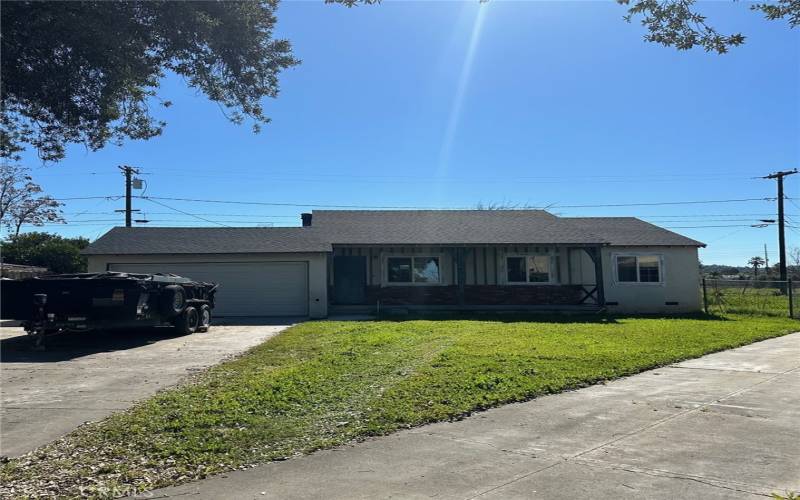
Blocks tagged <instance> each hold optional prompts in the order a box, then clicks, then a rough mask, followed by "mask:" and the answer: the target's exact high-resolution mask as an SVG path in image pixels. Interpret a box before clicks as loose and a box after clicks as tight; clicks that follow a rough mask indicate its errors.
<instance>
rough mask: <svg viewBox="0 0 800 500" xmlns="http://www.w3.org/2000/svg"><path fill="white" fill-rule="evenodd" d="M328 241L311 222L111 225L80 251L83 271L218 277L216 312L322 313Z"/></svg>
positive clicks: (200, 278) (320, 315) (319, 315)
mask: <svg viewBox="0 0 800 500" xmlns="http://www.w3.org/2000/svg"><path fill="white" fill-rule="evenodd" d="M330 248H331V245H330V243H325V242H321V241H319V239H318V238H317V236H316V233H315V231H314V230H313V229H312V228H305V227H304V228H155V227H154V228H144V227H142V228H139V227H137V228H114V229H112V230H111V231H109V232H108V233H106V234H105V235H104V236H103V237H102V238H100V239H98V240H97V241H96V242H94V243H93V244H92V245H91V246H90V247H89V248H87V249H86V250H85V251H84V254H86V255H87V257H88V261H89V266H88V267H89V271H90V272H104V271H120V272H131V273H173V274H177V275H180V276H185V277H187V278H191V279H194V280H197V281H207V282H214V283H219V285H220V288H219V291H218V292H217V295H216V307H215V309H214V315H216V316H228V317H230V316H234V317H236V316H239V317H243V316H300V317H302V316H309V317H312V318H324V317H325V316H327V314H328V309H327V308H328V288H327V280H326V276H327V266H328V259H327V257H328V253H329V251H330Z"/></svg>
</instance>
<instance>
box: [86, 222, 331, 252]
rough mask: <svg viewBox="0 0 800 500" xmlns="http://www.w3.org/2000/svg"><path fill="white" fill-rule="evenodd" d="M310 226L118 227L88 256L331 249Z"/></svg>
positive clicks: (96, 243)
mask: <svg viewBox="0 0 800 500" xmlns="http://www.w3.org/2000/svg"><path fill="white" fill-rule="evenodd" d="M330 250H331V244H330V242H326V241H324V240H322V239H320V238H319V231H317V230H316V229H315V228H310V227H274V228H273V227H115V228H114V229H112V230H111V231H109V232H107V233H106V234H104V235H103V236H101V237H100V238H99V239H98V240H97V241H95V242H94V243H92V244H91V245H89V246H88V247H87V248H86V249H85V250H84V251H83V252H82V253H84V254H86V255H107V254H171V253H189V254H210V253H281V252H287V253H293V252H328V251H330Z"/></svg>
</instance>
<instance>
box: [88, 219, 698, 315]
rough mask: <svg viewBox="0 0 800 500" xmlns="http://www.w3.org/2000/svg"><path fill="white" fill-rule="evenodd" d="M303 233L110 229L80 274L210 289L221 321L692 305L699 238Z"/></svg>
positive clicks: (631, 232) (439, 223) (657, 309)
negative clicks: (155, 278) (385, 311)
mask: <svg viewBox="0 0 800 500" xmlns="http://www.w3.org/2000/svg"><path fill="white" fill-rule="evenodd" d="M301 217H302V227H293V228H261V227H256V228H254V227H248V228H242V227H235V228H228V227H214V228H209V227H203V228H169V227H153V228H149V227H134V228H125V227H117V228H114V229H112V230H110V231H109V232H108V233H106V234H105V235H103V236H102V237H101V238H99V239H98V240H97V241H95V242H94V243H92V244H91V245H90V246H89V247H88V248H86V249H85V250H84V252H83V253H84V254H85V255H87V256H88V261H89V271H91V272H100V271H127V272H170V273H175V274H180V275H183V276H187V277H190V278H193V279H196V280H201V281H214V282H218V283H220V290H219V292H218V296H217V299H218V300H217V309H216V314H217V315H220V316H310V317H312V318H323V317H326V316H327V315H328V314H329V313H338V312H367V311H374V310H376V309H380V308H403V309H409V310H415V309H456V310H463V309H468V310H478V309H514V310H535V309H547V310H554V309H564V310H580V309H589V310H592V309H600V308H608V309H609V310H610V311H620V312H623V311H624V312H636V313H663V312H690V311H698V310H700V294H699V286H698V282H699V261H698V257H697V249H698V247H702V246H704V244H703V243H700V242H698V241H695V240H693V239H690V238H687V237H685V236H682V235H680V234H677V233H674V232H672V231H668V230H666V229H663V228H660V227H658V226H655V225H653V224H649V223H647V222H644V221H642V220H639V219H636V218H633V217H557V216H555V215H552V214H550V213H548V212H546V211H543V210H391V211H390V210H322V211H314V212H313V213H309V214H302V216H301Z"/></svg>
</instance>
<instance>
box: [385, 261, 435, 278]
mask: <svg viewBox="0 0 800 500" xmlns="http://www.w3.org/2000/svg"><path fill="white" fill-rule="evenodd" d="M386 268H387V272H388V275H387V281H388V282H389V283H440V282H441V273H440V271H439V269H440V268H439V257H389V258H388V259H386Z"/></svg>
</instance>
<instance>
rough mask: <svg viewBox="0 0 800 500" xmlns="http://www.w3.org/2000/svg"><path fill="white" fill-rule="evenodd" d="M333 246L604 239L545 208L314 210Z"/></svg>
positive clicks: (318, 225) (589, 241) (316, 222)
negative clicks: (546, 210)
mask: <svg viewBox="0 0 800 500" xmlns="http://www.w3.org/2000/svg"><path fill="white" fill-rule="evenodd" d="M312 225H313V226H314V227H315V228H318V229H320V230H321V231H322V232H323V233H325V235H326V238H329V240H330V242H331V243H333V244H337V243H340V244H343V243H350V244H383V245H388V244H402V243H415V244H423V245H425V244H431V245H447V244H485V243H500V244H505V243H509V244H513V243H530V244H537V243H542V244H545V243H550V244H552V243H564V244H569V243H572V244H598V243H606V240H605V239H604V238H603V237H602V236H598V235H597V234H593V233H592V232H590V231H588V230H587V229H586V228H584V227H579V226H576V225H573V224H570V223H569V222H568V221H567V220H566V219H563V218H561V217H556V216H554V215H552V214H550V213H548V212H545V211H544V210H319V211H317V210H315V211H314V217H313V221H312Z"/></svg>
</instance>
